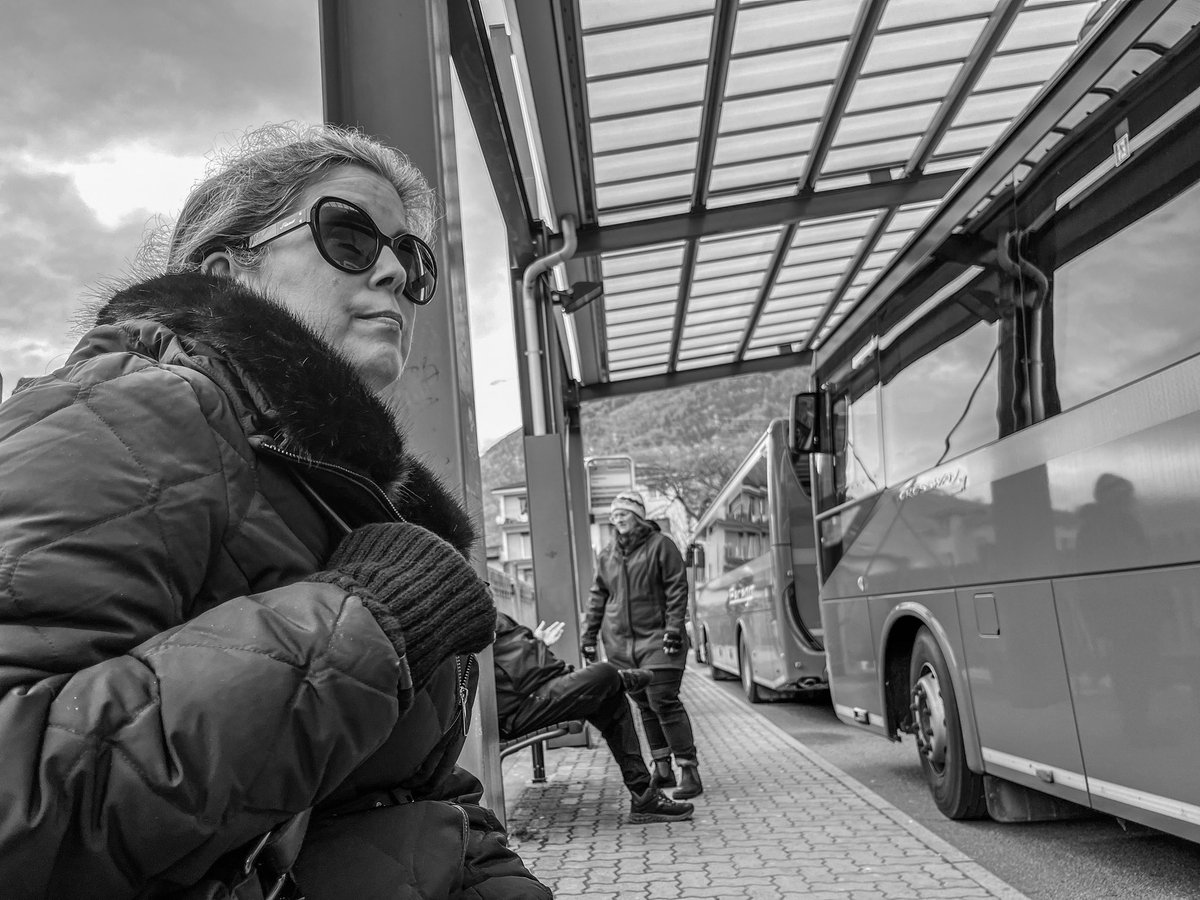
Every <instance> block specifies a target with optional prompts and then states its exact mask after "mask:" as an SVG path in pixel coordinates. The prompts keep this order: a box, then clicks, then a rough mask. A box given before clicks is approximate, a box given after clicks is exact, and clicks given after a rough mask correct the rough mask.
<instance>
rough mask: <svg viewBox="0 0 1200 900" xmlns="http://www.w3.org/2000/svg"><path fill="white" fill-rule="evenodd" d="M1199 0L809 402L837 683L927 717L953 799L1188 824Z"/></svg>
mask: <svg viewBox="0 0 1200 900" xmlns="http://www.w3.org/2000/svg"><path fill="white" fill-rule="evenodd" d="M1132 6H1133V4H1131V7H1132ZM1198 18H1200V7H1198V6H1197V4H1195V3H1192V4H1190V5H1185V4H1176V5H1174V6H1173V7H1171V8H1170V9H1169V11H1168V15H1167V16H1164V18H1163V19H1162V20H1160V21H1159V22H1156V23H1155V25H1154V26H1153V27H1152V28H1151V31H1150V32H1147V34H1145V35H1144V36H1143V37H1141V38H1140V39H1138V40H1137V41H1136V42H1135V43H1134V44H1133V45H1132V48H1131V49H1130V50H1129V51H1128V52H1127V53H1126V54H1125V56H1122V57H1121V58H1120V59H1119V60H1118V61H1117V62H1116V63H1115V64H1114V65H1112V66H1111V68H1109V69H1108V70H1107V71H1105V72H1104V73H1103V75H1102V76H1100V78H1099V80H1098V81H1097V82H1096V83H1095V84H1094V86H1093V87H1092V88H1091V89H1090V90H1088V91H1086V92H1085V93H1086V95H1087V100H1088V101H1089V104H1090V105H1089V106H1088V108H1087V109H1086V110H1084V113H1086V114H1082V113H1081V112H1080V110H1079V108H1077V107H1072V108H1071V109H1070V111H1068V112H1066V113H1065V114H1064V115H1063V117H1062V118H1061V119H1059V120H1058V121H1057V122H1056V123H1055V125H1054V127H1053V128H1050V129H1049V130H1048V131H1043V132H1042V134H1044V135H1045V136H1046V142H1047V143H1051V142H1053V146H1052V148H1051V149H1049V150H1048V151H1046V152H1045V153H1044V155H1043V156H1042V157H1041V159H1040V160H1037V161H1035V163H1034V164H1033V165H1032V166H1030V165H1028V164H1027V163H1026V162H1025V161H1024V160H1022V162H1021V165H1023V166H1024V167H1025V168H1024V169H1021V168H1020V167H1018V168H1017V169H1015V170H1014V174H1012V175H1011V176H1010V177H1008V178H1006V179H1004V187H1003V189H1002V190H999V191H991V189H990V188H988V189H986V190H988V191H991V192H990V193H989V194H988V195H987V196H985V198H984V199H983V201H981V202H980V203H977V204H976V205H975V206H974V207H973V208H972V209H971V211H970V212H969V213H966V214H964V215H961V216H959V217H958V218H957V219H954V220H950V221H942V222H941V225H942V226H944V227H943V229H942V231H941V232H940V234H941V235H942V238H941V239H940V242H937V241H934V240H932V239H926V240H927V243H928V245H929V246H930V247H931V248H932V249H931V250H930V251H929V252H928V254H927V255H926V256H925V257H924V261H923V262H921V263H919V264H917V265H914V266H912V267H911V268H909V269H907V270H906V272H905V274H903V275H900V276H897V278H898V283H897V285H896V287H895V289H894V290H892V291H890V292H887V293H886V294H881V297H882V299H881V300H879V301H877V303H876V305H874V306H873V307H872V308H871V309H869V310H865V311H863V312H862V313H861V315H860V317H859V318H858V319H855V317H854V316H853V315H852V316H851V317H849V318H848V319H847V320H846V322H847V323H849V324H848V325H845V327H843V326H841V325H839V327H838V328H837V329H834V330H833V331H831V333H830V335H829V339H828V340H827V341H826V342H825V343H824V345H823V346H822V347H821V348H820V349H819V351H818V353H817V359H816V360H815V361H814V363H813V382H812V391H811V392H810V393H807V394H805V395H802V396H799V397H797V398H796V403H795V409H796V411H797V415H796V416H794V418H795V419H796V420H797V422H798V424H797V425H796V427H795V428H794V429H793V431H794V436H793V438H792V442H793V444H794V447H793V449H795V450H799V451H803V452H804V453H805V454H806V455H807V458H808V460H809V461H810V463H811V478H812V484H813V493H814V501H815V520H816V528H817V537H818V541H817V544H818V569H819V579H820V585H821V587H820V601H819V605H820V612H821V620H822V623H823V626H824V627H823V632H822V634H823V641H824V645H825V649H826V652H827V655H828V662H829V671H830V682H831V699H832V702H833V705H834V707H835V710H836V712H837V715H838V716H839V717H840V718H841V719H842V720H843V721H845V722H847V723H851V724H855V725H858V726H861V727H863V728H867V729H869V730H871V731H874V732H876V733H878V734H880V735H883V736H887V737H890V738H893V739H899V737H900V735H901V734H908V735H912V736H913V737H914V738H915V744H916V748H917V751H918V755H919V759H920V763H921V766H922V768H923V770H924V773H925V776H926V778H927V780H928V782H929V785H930V789H931V792H932V794H933V798H934V800H935V801H936V804H937V806H938V808H939V809H940V810H941V811H942V812H943V813H944V814H945V815H947V816H949V817H950V818H954V819H962V818H971V817H982V816H983V815H985V814H988V813H990V814H991V815H992V816H993V817H994V818H996V819H999V820H1002V821H1028V820H1035V819H1046V818H1054V817H1058V816H1064V815H1069V814H1071V812H1072V811H1074V812H1076V813H1078V812H1080V809H1079V808H1080V807H1090V808H1091V809H1092V810H1096V811H1101V812H1104V813H1109V814H1112V815H1115V816H1117V817H1120V818H1122V819H1128V820H1132V821H1136V822H1140V823H1142V824H1145V825H1149V826H1151V827H1155V828H1158V829H1161V830H1164V831H1168V832H1172V833H1174V834H1177V835H1180V836H1182V837H1185V838H1188V839H1191V840H1200V776H1198V775H1197V768H1196V752H1197V748H1198V747H1200V312H1198V310H1200V252H1198V249H1200V29H1198V28H1197V27H1196V21H1197V19H1198ZM1054 89H1055V84H1054V83H1053V82H1052V83H1051V85H1048V86H1047V88H1046V89H1045V91H1044V92H1043V96H1045V97H1048V98H1049V100H1048V101H1047V104H1043V105H1042V106H1041V109H1042V110H1044V109H1046V108H1048V104H1050V103H1052V101H1053V90H1054ZM1046 92H1049V93H1046ZM1028 121H1029V114H1028V113H1027V114H1026V115H1025V116H1024V117H1023V118H1020V119H1018V120H1017V121H1016V122H1014V123H1013V125H1012V126H1011V127H1010V129H1009V131H1008V132H1007V135H1008V136H1010V137H1011V136H1012V135H1020V134H1021V133H1022V132H1021V129H1022V128H1024V127H1029V126H1028ZM1001 140H1004V138H1002V139H1001ZM993 151H996V148H993ZM992 158H994V157H992ZM988 159H989V157H987V156H986V155H985V158H984V159H983V160H981V162H980V163H977V164H976V167H975V168H974V169H973V170H972V172H976V171H979V170H980V169H981V167H982V166H983V165H984V164H985V163H986V162H987V160H988ZM971 177H972V173H968V174H967V175H966V176H964V180H967V181H969V179H971ZM961 184H962V183H961V182H960V185H961ZM956 189H957V186H956ZM945 207H946V201H943V204H942V207H940V208H939V209H944V208H945ZM936 219H937V213H936V212H935V214H934V216H933V217H931V221H936ZM932 227H933V226H931V225H929V224H928V223H927V224H926V226H925V228H926V233H931V232H930V231H929V229H931V228H932ZM923 239H924V238H923V236H922V235H921V234H918V235H917V236H916V237H914V239H913V241H912V243H911V246H914V247H915V246H920V245H921V244H922V240H923Z"/></svg>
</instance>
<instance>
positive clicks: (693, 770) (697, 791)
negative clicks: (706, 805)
mask: <svg viewBox="0 0 1200 900" xmlns="http://www.w3.org/2000/svg"><path fill="white" fill-rule="evenodd" d="M679 771H680V773H681V774H680V777H679V787H678V788H677V789H676V790H675V792H674V793H673V794H672V795H671V796H672V797H674V798H675V799H676V800H687V799H689V798H691V797H699V796H700V795H701V794H703V793H704V785H702V784H701V783H700V769H699V767H698V766H687V765H680V766H679Z"/></svg>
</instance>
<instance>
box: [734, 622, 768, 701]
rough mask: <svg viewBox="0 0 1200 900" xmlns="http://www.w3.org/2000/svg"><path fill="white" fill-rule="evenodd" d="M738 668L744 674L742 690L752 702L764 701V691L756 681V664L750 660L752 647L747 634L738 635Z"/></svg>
mask: <svg viewBox="0 0 1200 900" xmlns="http://www.w3.org/2000/svg"><path fill="white" fill-rule="evenodd" d="M738 669H739V671H740V672H741V674H742V691H744V692H745V694H746V699H747V700H749V701H750V702H751V703H762V701H763V696H762V691H760V690H759V688H758V684H757V683H756V682H755V681H754V664H753V663H752V662H751V661H750V647H749V646H748V645H747V644H746V636H745V635H744V634H739V635H738Z"/></svg>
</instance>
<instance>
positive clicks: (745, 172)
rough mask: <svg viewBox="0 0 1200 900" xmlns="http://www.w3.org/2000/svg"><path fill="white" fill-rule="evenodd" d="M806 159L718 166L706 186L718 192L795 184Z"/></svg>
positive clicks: (794, 157)
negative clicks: (784, 182) (782, 183)
mask: <svg viewBox="0 0 1200 900" xmlns="http://www.w3.org/2000/svg"><path fill="white" fill-rule="evenodd" d="M806 159H807V157H805V156H793V157H790V158H784V159H771V160H765V161H763V162H755V163H743V164H741V165H735V166H718V167H715V168H714V169H713V173H712V178H711V179H709V182H708V186H709V189H710V190H714V191H720V190H731V189H733V188H747V187H758V186H760V185H769V184H778V183H779V182H783V181H790V182H796V181H797V180H798V179H799V178H800V176H801V175H802V174H803V173H804V162H805V160H806Z"/></svg>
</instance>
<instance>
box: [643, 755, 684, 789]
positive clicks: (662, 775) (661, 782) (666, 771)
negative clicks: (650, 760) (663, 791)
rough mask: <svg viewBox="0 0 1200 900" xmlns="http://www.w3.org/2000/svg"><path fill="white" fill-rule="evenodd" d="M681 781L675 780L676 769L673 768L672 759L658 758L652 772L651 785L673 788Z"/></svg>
mask: <svg viewBox="0 0 1200 900" xmlns="http://www.w3.org/2000/svg"><path fill="white" fill-rule="evenodd" d="M678 783H679V782H677V781H676V780H675V771H674V770H673V769H672V768H671V760H669V759H656V760H655V761H654V771H653V772H651V773H650V786H651V787H656V788H673V787H675V785H677V784H678Z"/></svg>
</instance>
